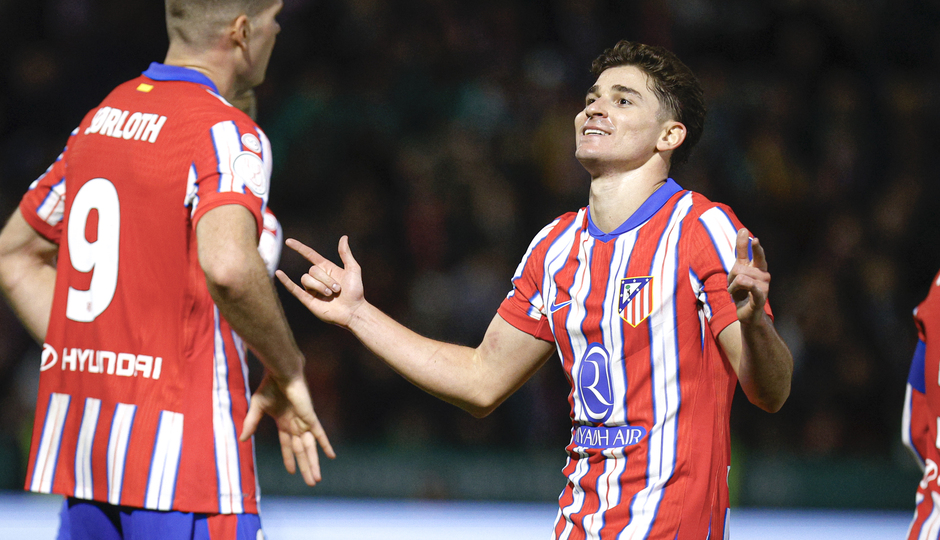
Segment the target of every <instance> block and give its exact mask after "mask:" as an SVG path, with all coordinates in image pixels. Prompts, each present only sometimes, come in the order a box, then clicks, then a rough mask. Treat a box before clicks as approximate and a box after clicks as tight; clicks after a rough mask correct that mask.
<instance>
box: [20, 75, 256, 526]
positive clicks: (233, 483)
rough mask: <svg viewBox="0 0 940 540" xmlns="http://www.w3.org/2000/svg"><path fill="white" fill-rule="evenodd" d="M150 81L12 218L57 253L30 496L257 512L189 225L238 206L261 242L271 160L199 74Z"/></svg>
mask: <svg viewBox="0 0 940 540" xmlns="http://www.w3.org/2000/svg"><path fill="white" fill-rule="evenodd" d="M144 75H145V76H143V77H140V78H138V79H135V80H133V81H130V82H128V83H125V84H123V85H121V86H119V87H118V88H116V89H115V90H114V91H113V92H112V93H111V94H110V95H109V96H108V97H107V98H106V99H105V100H104V102H102V104H101V105H100V106H99V107H98V108H96V109H94V110H92V111H91V112H90V113H89V114H88V115H87V116H86V118H85V119H84V120H83V121H82V123H81V125H80V126H79V128H78V129H77V130H76V131H75V132H73V134H72V136H71V137H70V139H69V143H68V146H67V147H66V149H65V151H64V152H63V154H62V156H60V158H59V159H58V160H57V161H56V163H55V164H54V165H53V166H52V167H51V168H50V170H49V171H47V172H46V174H45V175H44V176H43V177H41V178H40V179H39V180H38V181H37V183H36V184H34V186H33V188H32V189H31V191H30V192H29V193H27V195H26V196H25V197H24V199H23V202H22V203H21V207H20V208H21V211H22V213H23V214H24V217H26V219H27V221H28V222H29V223H30V224H31V225H32V226H33V227H34V228H36V230H37V231H38V232H40V234H43V235H44V236H46V237H47V238H49V239H50V240H52V241H56V242H58V243H59V246H60V249H59V258H58V266H57V280H56V290H55V297H54V301H53V307H52V316H51V319H50V324H49V330H48V334H47V336H46V343H45V344H44V351H43V359H42V366H41V368H40V369H41V370H42V375H41V378H40V392H39V401H38V404H37V422H36V427H35V429H34V433H33V445H32V450H31V456H30V465H29V469H28V471H27V473H28V478H27V488H29V489H31V490H33V491H41V492H49V491H52V492H56V493H63V494H66V495H73V496H75V497H79V498H84V499H95V500H100V501H105V502H110V503H112V504H121V505H127V506H135V507H143V508H153V509H160V510H169V509H174V510H182V511H190V512H208V513H230V512H243V511H249V512H250V511H256V506H255V495H256V493H255V492H256V483H255V481H254V467H253V456H252V453H253V452H252V448H251V443H250V442H249V443H238V441H237V437H236V436H235V433H237V430H239V429H240V421H241V417H243V416H244V410H246V408H247V381H246V369H245V364H244V346H243V344H242V343H241V341H240V339H238V338H237V336H235V335H234V333H232V332H231V331H230V330H229V329H228V327H227V324H225V321H224V320H222V319H221V317H220V316H219V314H218V310H217V309H216V308H215V305H214V304H213V303H212V299H211V297H210V296H209V294H208V290H207V288H206V284H205V277H204V275H203V273H202V270H201V268H200V266H199V263H198V257H197V246H196V240H195V226H196V223H197V222H198V219H199V218H200V217H201V216H202V215H203V214H205V212H207V211H209V210H211V209H212V208H215V207H217V206H220V205H223V204H240V205H243V206H245V207H246V208H248V209H249V210H250V211H251V212H252V213H253V214H254V215H255V217H256V220H257V222H258V226H259V232H260V230H261V224H262V218H261V214H262V212H263V210H264V206H265V204H266V199H267V190H268V179H269V177H270V147H269V145H268V143H267V139H266V138H265V137H264V134H263V133H262V132H261V131H260V130H259V129H258V128H257V126H255V125H254V123H253V122H252V121H251V120H250V119H249V118H248V117H247V116H245V115H244V114H242V113H240V112H239V111H237V110H236V109H234V108H232V107H231V106H229V105H228V104H227V103H225V102H224V100H222V99H221V98H220V97H219V96H218V95H217V94H215V93H214V86H212V83H211V81H209V80H208V79H206V78H205V77H202V76H201V75H199V74H198V73H196V72H192V71H190V70H186V69H184V68H173V67H170V66H161V65H153V66H151V69H150V70H148V71H147V72H145V74H144ZM220 447H221V448H220ZM213 449H215V451H213ZM220 456H221V457H220ZM220 460H221V463H220ZM220 468H221V470H220ZM211 486H214V487H215V488H214V489H212V487H211ZM197 487H198V489H196V488H197ZM232 499H235V500H236V502H234V503H233V502H231V500H232ZM224 501H229V502H224ZM245 501H247V502H245Z"/></svg>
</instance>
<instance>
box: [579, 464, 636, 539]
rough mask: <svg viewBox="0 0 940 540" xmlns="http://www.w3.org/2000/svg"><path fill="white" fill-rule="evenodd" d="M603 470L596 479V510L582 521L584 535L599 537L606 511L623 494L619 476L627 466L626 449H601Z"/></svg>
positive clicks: (604, 522)
mask: <svg viewBox="0 0 940 540" xmlns="http://www.w3.org/2000/svg"><path fill="white" fill-rule="evenodd" d="M603 453H604V457H606V458H607V459H605V460H604V472H603V473H602V474H601V475H600V477H599V478H598V479H597V499H598V500H597V502H598V508H597V510H596V511H595V512H594V513H593V514H592V515H591V516H590V517H589V518H588V519H585V521H584V531H585V536H587V537H588V538H600V537H601V536H600V535H601V529H602V528H603V527H604V525H605V524H606V520H605V519H604V516H605V515H606V513H607V511H608V510H610V509H611V508H612V507H614V506H616V505H617V504H619V503H620V498H621V497H622V496H623V493H622V491H623V490H622V489H621V485H620V476H621V475H622V474H623V472H624V470H626V468H627V458H626V449H624V448H607V449H604V450H603Z"/></svg>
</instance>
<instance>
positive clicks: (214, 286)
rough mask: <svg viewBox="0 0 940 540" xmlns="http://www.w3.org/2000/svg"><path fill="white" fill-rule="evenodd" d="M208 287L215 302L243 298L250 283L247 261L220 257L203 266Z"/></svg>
mask: <svg viewBox="0 0 940 540" xmlns="http://www.w3.org/2000/svg"><path fill="white" fill-rule="evenodd" d="M202 271H203V273H204V274H205V276H206V285H207V286H208V287H209V292H210V293H211V294H212V297H213V299H214V300H216V301H219V300H233V299H237V298H239V297H241V296H242V295H243V294H244V293H245V292H246V289H247V287H248V284H249V283H250V279H249V278H250V272H249V265H248V264H247V261H242V260H241V259H240V258H239V257H235V256H229V257H224V258H223V257H219V258H214V259H213V260H211V261H209V262H205V263H203V264H202Z"/></svg>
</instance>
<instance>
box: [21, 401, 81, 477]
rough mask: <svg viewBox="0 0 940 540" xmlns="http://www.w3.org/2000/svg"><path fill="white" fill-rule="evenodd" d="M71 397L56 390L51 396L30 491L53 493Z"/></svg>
mask: <svg viewBox="0 0 940 540" xmlns="http://www.w3.org/2000/svg"><path fill="white" fill-rule="evenodd" d="M71 399H72V396H70V395H68V394H57V393H55V392H53V393H52V395H50V396H49V408H47V409H46V419H45V420H44V421H43V426H42V437H41V438H40V439H39V450H37V451H36V463H35V465H34V468H33V478H32V481H31V482H30V484H29V490H30V491H36V492H39V493H52V480H53V478H54V477H55V471H56V462H57V461H58V458H59V447H60V445H61V444H62V430H63V429H64V428H65V418H66V416H68V412H69V401H71Z"/></svg>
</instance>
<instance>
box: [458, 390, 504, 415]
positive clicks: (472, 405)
mask: <svg viewBox="0 0 940 540" xmlns="http://www.w3.org/2000/svg"><path fill="white" fill-rule="evenodd" d="M503 399H504V398H502V397H501V396H496V395H486V394H477V395H476V396H474V397H473V398H472V399H469V400H467V401H464V402H463V403H461V404H460V408H462V409H463V410H465V411H467V412H468V413H470V414H472V415H473V416H474V417H475V418H485V417H487V416H489V414H490V413H491V412H493V411H495V410H496V407H499V405H500V404H501V403H502V402H503Z"/></svg>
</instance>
